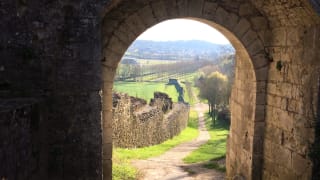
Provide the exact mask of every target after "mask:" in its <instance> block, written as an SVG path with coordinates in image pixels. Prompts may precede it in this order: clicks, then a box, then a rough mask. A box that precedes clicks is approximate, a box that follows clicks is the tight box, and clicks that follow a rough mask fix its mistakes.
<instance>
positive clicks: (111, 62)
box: [101, 49, 122, 75]
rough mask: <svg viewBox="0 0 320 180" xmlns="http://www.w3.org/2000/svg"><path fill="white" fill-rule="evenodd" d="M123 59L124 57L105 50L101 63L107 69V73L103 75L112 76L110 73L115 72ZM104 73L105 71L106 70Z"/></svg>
mask: <svg viewBox="0 0 320 180" xmlns="http://www.w3.org/2000/svg"><path fill="white" fill-rule="evenodd" d="M121 57H122V55H120V54H118V53H115V52H113V51H112V50H110V49H104V58H103V59H102V62H101V63H102V65H103V66H104V68H106V69H105V70H106V72H102V73H105V74H106V75H112V74H108V73H109V72H114V71H115V69H116V68H117V66H118V64H119V62H120V60H121ZM102 71H104V69H103V70H102Z"/></svg>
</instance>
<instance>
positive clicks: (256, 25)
mask: <svg viewBox="0 0 320 180" xmlns="http://www.w3.org/2000/svg"><path fill="white" fill-rule="evenodd" d="M250 22H251V24H252V28H253V29H254V30H256V31H260V30H263V31H265V30H266V29H268V22H267V20H266V18H265V17H263V16H254V17H252V18H250Z"/></svg>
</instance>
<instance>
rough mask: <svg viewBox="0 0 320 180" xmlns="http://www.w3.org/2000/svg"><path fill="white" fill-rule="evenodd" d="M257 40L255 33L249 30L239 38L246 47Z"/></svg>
mask: <svg viewBox="0 0 320 180" xmlns="http://www.w3.org/2000/svg"><path fill="white" fill-rule="evenodd" d="M257 38H258V35H257V33H256V32H254V31H252V30H249V31H247V32H246V33H245V34H244V35H243V36H242V37H241V42H242V43H243V45H244V46H246V47H247V46H249V45H250V44H251V43H252V42H253V41H254V40H256V39H257Z"/></svg>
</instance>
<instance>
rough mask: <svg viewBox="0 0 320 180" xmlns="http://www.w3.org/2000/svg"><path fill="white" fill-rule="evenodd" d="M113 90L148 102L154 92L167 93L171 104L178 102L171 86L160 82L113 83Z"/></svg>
mask: <svg viewBox="0 0 320 180" xmlns="http://www.w3.org/2000/svg"><path fill="white" fill-rule="evenodd" d="M113 89H114V90H115V91H117V92H123V93H127V94H129V95H130V96H134V97H138V98H142V99H145V100H146V101H150V99H151V98H153V93H154V92H155V91H160V92H164V93H167V94H168V95H169V97H171V98H172V101H173V102H178V96H179V94H178V92H177V91H176V88H175V87H174V86H173V85H166V84H165V83H161V82H115V83H114V86H113Z"/></svg>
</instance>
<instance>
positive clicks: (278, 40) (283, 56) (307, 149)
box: [263, 25, 320, 179]
mask: <svg viewBox="0 0 320 180" xmlns="http://www.w3.org/2000/svg"><path fill="white" fill-rule="evenodd" d="M272 32H273V33H276V34H278V35H277V36H275V37H274V38H272V39H270V41H269V44H270V46H271V47H269V48H268V51H269V52H270V57H271V58H272V62H271V64H270V68H269V81H268V86H267V88H268V89H267V108H266V127H265V139H264V158H263V159H264V166H263V176H264V178H265V179H311V177H312V168H316V169H315V170H314V173H315V172H318V171H319V166H318V167H313V165H312V164H313V163H312V161H313V159H312V157H311V156H310V154H311V153H312V151H313V149H312V148H311V147H312V145H313V142H314V141H315V125H316V121H317V119H318V118H317V117H318V114H319V111H318V106H319V102H318V93H319V77H320V61H319V57H320V53H319V52H320V28H319V26H312V25H306V26H294V27H285V28H284V27H279V26H274V27H273V28H272ZM318 153H319V152H318ZM314 178H316V177H314ZM318 178H319V176H318ZM316 179H317V178H316Z"/></svg>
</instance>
